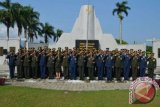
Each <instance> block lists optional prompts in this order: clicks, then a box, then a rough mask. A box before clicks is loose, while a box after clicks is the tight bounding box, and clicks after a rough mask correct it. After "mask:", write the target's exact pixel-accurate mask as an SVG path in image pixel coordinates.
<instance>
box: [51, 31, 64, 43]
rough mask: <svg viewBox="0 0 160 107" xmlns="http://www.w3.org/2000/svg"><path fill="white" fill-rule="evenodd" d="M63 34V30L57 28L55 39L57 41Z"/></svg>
mask: <svg viewBox="0 0 160 107" xmlns="http://www.w3.org/2000/svg"><path fill="white" fill-rule="evenodd" d="M62 34H63V30H61V29H57V30H56V34H55V36H54V38H53V41H55V42H57V41H58V39H59V38H60V37H61V35H62Z"/></svg>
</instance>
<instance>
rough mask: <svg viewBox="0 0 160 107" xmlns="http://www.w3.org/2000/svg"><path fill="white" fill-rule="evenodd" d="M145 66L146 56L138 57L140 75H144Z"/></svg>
mask: <svg viewBox="0 0 160 107" xmlns="http://www.w3.org/2000/svg"><path fill="white" fill-rule="evenodd" d="M146 67H147V58H146V57H145V56H141V57H139V70H140V77H144V76H145V71H146Z"/></svg>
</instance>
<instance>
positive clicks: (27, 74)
mask: <svg viewBox="0 0 160 107" xmlns="http://www.w3.org/2000/svg"><path fill="white" fill-rule="evenodd" d="M30 62H31V59H30V55H29V52H28V51H27V52H26V54H25V56H24V62H23V66H24V77H25V78H26V79H29V78H30V69H29V68H30Z"/></svg>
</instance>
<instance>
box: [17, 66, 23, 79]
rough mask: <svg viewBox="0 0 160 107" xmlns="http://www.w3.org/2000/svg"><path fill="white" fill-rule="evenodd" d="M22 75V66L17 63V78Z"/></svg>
mask: <svg viewBox="0 0 160 107" xmlns="http://www.w3.org/2000/svg"><path fill="white" fill-rule="evenodd" d="M22 77H23V71H22V66H21V65H17V78H22Z"/></svg>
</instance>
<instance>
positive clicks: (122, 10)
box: [112, 1, 130, 44]
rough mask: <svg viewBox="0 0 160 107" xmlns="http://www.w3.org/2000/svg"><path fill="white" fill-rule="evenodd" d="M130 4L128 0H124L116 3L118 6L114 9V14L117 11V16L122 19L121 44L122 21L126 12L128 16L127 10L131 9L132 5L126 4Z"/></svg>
mask: <svg viewBox="0 0 160 107" xmlns="http://www.w3.org/2000/svg"><path fill="white" fill-rule="evenodd" d="M127 4H128V2H127V1H123V2H121V3H120V2H118V3H116V8H115V9H113V12H112V13H113V15H114V14H115V13H117V16H118V18H119V20H120V44H122V21H123V19H124V16H123V14H125V15H126V16H128V11H127V10H130V7H128V6H126V5H127Z"/></svg>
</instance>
